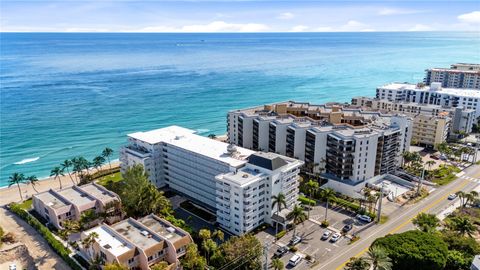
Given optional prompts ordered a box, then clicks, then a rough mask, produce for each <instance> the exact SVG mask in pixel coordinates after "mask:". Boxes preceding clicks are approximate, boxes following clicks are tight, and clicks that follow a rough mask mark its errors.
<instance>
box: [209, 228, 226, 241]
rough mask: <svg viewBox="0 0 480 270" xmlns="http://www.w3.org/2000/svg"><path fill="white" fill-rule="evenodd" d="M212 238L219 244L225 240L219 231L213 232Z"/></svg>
mask: <svg viewBox="0 0 480 270" xmlns="http://www.w3.org/2000/svg"><path fill="white" fill-rule="evenodd" d="M212 237H213V238H215V239H217V240H218V241H220V242H223V240H224V239H225V234H224V233H223V232H222V231H221V230H215V231H214V232H213V233H212Z"/></svg>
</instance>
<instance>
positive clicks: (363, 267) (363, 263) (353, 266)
mask: <svg viewBox="0 0 480 270" xmlns="http://www.w3.org/2000/svg"><path fill="white" fill-rule="evenodd" d="M368 269H370V264H369V263H368V262H367V260H365V258H355V257H352V258H350V261H348V262H347V264H346V266H345V268H344V270H368Z"/></svg>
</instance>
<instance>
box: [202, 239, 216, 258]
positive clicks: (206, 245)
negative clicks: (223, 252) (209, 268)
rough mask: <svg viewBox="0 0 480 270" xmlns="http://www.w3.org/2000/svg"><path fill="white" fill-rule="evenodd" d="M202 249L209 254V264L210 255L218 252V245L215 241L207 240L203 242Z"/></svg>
mask: <svg viewBox="0 0 480 270" xmlns="http://www.w3.org/2000/svg"><path fill="white" fill-rule="evenodd" d="M202 249H203V250H205V253H207V254H206V255H207V256H206V259H207V263H208V262H209V261H210V254H212V253H213V252H215V250H217V243H215V241H213V240H212V239H206V240H205V241H203V242H202Z"/></svg>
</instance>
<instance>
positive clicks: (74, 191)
mask: <svg viewBox="0 0 480 270" xmlns="http://www.w3.org/2000/svg"><path fill="white" fill-rule="evenodd" d="M57 192H58V194H59V195H60V196H62V197H63V198H65V199H66V200H68V201H69V202H71V203H73V204H75V205H86V204H92V203H93V204H95V198H93V197H92V196H90V195H89V194H88V193H86V192H84V191H82V190H80V189H79V188H78V187H76V186H73V187H71V188H65V189H61V190H59V191H57Z"/></svg>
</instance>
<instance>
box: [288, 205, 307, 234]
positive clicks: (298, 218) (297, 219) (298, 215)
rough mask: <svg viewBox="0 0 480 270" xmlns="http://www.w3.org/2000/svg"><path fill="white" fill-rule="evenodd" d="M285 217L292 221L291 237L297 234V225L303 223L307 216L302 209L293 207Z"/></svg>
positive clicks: (296, 206)
mask: <svg viewBox="0 0 480 270" xmlns="http://www.w3.org/2000/svg"><path fill="white" fill-rule="evenodd" d="M287 217H288V219H291V220H293V236H295V235H296V232H297V223H301V222H304V221H305V220H306V219H307V215H305V212H304V211H303V209H302V207H300V206H298V205H295V206H294V207H293V210H292V212H290V213H288V215H287Z"/></svg>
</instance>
